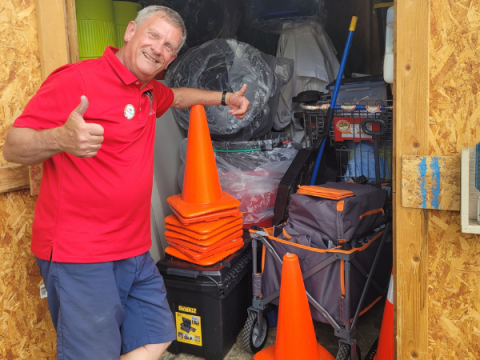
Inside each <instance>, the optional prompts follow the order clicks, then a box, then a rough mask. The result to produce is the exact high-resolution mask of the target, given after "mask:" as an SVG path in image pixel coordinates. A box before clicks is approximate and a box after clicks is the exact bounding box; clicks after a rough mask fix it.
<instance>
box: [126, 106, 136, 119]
mask: <svg viewBox="0 0 480 360" xmlns="http://www.w3.org/2000/svg"><path fill="white" fill-rule="evenodd" d="M123 115H125V117H126V118H127V119H128V120H131V119H133V117H134V116H135V108H134V107H133V105H132V104H128V105H127V106H125V110H123Z"/></svg>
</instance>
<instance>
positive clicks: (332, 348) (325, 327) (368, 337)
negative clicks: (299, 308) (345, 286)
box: [161, 301, 385, 360]
mask: <svg viewBox="0 0 480 360" xmlns="http://www.w3.org/2000/svg"><path fill="white" fill-rule="evenodd" d="M384 304H385V302H384V301H380V302H378V303H377V304H375V306H373V307H372V308H371V309H370V310H369V311H367V312H366V313H365V314H364V315H362V316H361V317H360V319H359V321H358V325H357V337H356V339H357V342H358V345H359V347H360V351H361V359H364V358H365V357H366V355H367V353H368V351H369V350H370V347H371V346H372V344H373V343H374V341H375V340H376V339H377V338H378V335H379V333H380V325H381V323H382V315H383V308H384V306H385V305H384ZM314 325H315V334H316V336H317V340H318V342H319V343H320V344H321V345H322V346H323V347H325V348H326V349H327V350H328V351H329V352H330V353H331V354H332V355H333V356H336V354H337V351H338V338H337V337H335V336H334V335H333V328H332V327H331V326H330V325H329V324H323V323H318V322H315V323H314ZM276 330H277V329H276V327H274V328H270V329H269V332H268V340H267V343H266V345H265V347H268V346H270V345H272V344H274V343H275V336H276ZM241 336H242V334H241V332H240V334H239V335H238V337H237V342H236V343H235V344H234V345H233V347H232V349H231V350H230V351H229V353H228V354H227V356H226V357H225V359H224V360H251V359H253V355H252V354H251V353H248V352H246V351H244V350H243V349H242V339H241ZM202 359H203V358H200V357H197V356H193V355H188V354H177V355H174V354H171V353H169V352H168V351H167V352H165V354H164V355H163V356H162V357H161V360H202ZM207 360H208V359H207Z"/></svg>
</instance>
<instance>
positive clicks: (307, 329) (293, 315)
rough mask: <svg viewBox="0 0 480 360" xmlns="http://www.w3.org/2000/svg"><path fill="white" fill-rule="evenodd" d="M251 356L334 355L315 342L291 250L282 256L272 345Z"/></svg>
mask: <svg viewBox="0 0 480 360" xmlns="http://www.w3.org/2000/svg"><path fill="white" fill-rule="evenodd" d="M253 358H254V359H255V360H271V359H273V360H292V359H302V360H303V359H305V360H307V359H308V360H320V359H322V360H323V359H325V360H333V359H335V358H334V357H333V356H332V355H331V354H330V353H329V352H328V351H327V350H326V349H325V348H324V347H323V346H321V345H320V344H318V343H317V340H316V338H315V330H314V328H313V321H312V315H311V313H310V308H309V306H308V300H307V294H306V292H305V285H304V283H303V279H302V272H301V270H300V264H299V263H298V257H297V255H295V254H290V253H287V254H285V256H284V257H283V267H282V280H281V286H280V304H279V310H278V325H277V339H276V341H275V345H272V346H270V347H269V348H267V349H264V350H262V351H260V352H258V353H257V354H255V356H254V357H253Z"/></svg>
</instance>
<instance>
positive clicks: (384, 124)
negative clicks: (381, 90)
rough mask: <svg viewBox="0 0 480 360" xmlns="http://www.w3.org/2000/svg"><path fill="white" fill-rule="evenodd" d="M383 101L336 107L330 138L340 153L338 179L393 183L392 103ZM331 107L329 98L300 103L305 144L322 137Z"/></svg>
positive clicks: (310, 143)
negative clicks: (372, 103)
mask: <svg viewBox="0 0 480 360" xmlns="http://www.w3.org/2000/svg"><path fill="white" fill-rule="evenodd" d="M382 103H383V105H375V106H369V105H336V106H335V110H334V118H333V121H332V124H331V127H330V129H329V134H328V141H329V144H330V146H334V147H335V152H336V155H337V156H336V158H337V167H338V169H339V173H338V174H339V175H337V177H338V178H337V181H352V180H353V181H358V179H360V178H362V177H364V178H363V179H365V178H366V180H365V181H366V182H368V183H378V182H380V184H382V183H390V182H391V178H392V139H393V137H392V129H393V106H392V101H391V100H385V101H383V102H382ZM329 106H330V105H329V102H328V101H326V100H325V101H319V102H317V104H316V105H304V104H302V105H301V108H302V110H303V126H304V131H305V143H304V144H305V146H312V144H314V143H315V141H316V140H317V139H318V137H319V136H321V134H322V132H323V128H324V126H325V122H326V121H327V118H326V116H327V110H328V108H329ZM362 123H364V124H362ZM376 158H378V160H376ZM377 167H378V170H377V169H376V168H377ZM377 172H378V174H377ZM380 184H378V185H380Z"/></svg>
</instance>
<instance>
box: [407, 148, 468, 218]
mask: <svg viewBox="0 0 480 360" xmlns="http://www.w3.org/2000/svg"><path fill="white" fill-rule="evenodd" d="M402 206H404V207H411V208H418V209H434V210H451V211H460V157H459V156H417V155H403V156H402Z"/></svg>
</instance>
